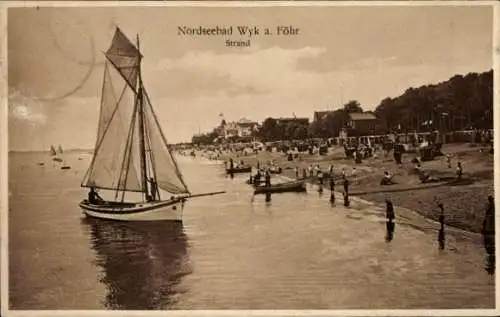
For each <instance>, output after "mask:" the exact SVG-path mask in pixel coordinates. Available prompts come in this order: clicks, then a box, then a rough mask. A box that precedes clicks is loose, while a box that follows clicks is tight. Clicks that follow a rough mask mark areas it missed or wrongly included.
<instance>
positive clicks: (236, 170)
mask: <svg viewBox="0 0 500 317" xmlns="http://www.w3.org/2000/svg"><path fill="white" fill-rule="evenodd" d="M251 171H252V167H251V166H248V167H233V168H232V169H231V168H227V169H226V173H228V174H231V173H233V174H237V173H250V172H251Z"/></svg>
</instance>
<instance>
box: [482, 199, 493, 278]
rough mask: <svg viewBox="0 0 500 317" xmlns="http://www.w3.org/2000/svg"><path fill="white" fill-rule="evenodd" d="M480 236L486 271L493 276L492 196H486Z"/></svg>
mask: <svg viewBox="0 0 500 317" xmlns="http://www.w3.org/2000/svg"><path fill="white" fill-rule="evenodd" d="M481 234H482V235H483V240H484V248H485V249H486V252H487V253H488V266H487V271H488V273H489V274H493V273H494V271H495V202H494V200H493V196H492V195H489V196H488V205H487V207H486V213H485V215H484V220H483V228H482V230H481Z"/></svg>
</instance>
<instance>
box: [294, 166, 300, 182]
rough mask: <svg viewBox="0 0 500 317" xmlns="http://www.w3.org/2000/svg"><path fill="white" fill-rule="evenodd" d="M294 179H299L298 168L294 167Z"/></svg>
mask: <svg viewBox="0 0 500 317" xmlns="http://www.w3.org/2000/svg"><path fill="white" fill-rule="evenodd" d="M295 178H296V179H299V168H298V167H297V166H295Z"/></svg>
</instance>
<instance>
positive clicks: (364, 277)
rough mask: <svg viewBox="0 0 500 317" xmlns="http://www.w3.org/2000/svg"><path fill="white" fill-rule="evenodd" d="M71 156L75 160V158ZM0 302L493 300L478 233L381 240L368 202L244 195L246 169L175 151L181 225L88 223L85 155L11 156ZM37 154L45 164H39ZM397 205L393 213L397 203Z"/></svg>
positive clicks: (279, 305)
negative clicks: (350, 204)
mask: <svg viewBox="0 0 500 317" xmlns="http://www.w3.org/2000/svg"><path fill="white" fill-rule="evenodd" d="M79 158H80V159H79ZM9 159H10V163H9V164H10V174H9V183H10V189H9V190H10V200H9V204H10V206H9V207H10V212H9V254H10V258H9V265H10V266H9V271H10V275H9V278H10V280H9V281H10V283H9V287H10V294H9V295H10V308H11V309H340V308H341V309H396V308H419V309H434V308H436V309H437V308H493V307H494V277H492V276H490V275H488V274H487V272H486V271H485V269H484V267H485V261H486V260H485V259H486V254H485V251H484V248H483V247H482V245H481V244H480V241H481V240H480V239H475V238H468V237H467V236H466V235H464V236H463V237H461V236H460V235H458V236H454V237H451V236H448V240H449V241H448V244H447V247H446V249H445V250H443V251H439V250H438V247H437V242H436V237H437V233H436V231H434V230H431V229H429V228H428V226H426V225H425V224H424V223H415V222H411V221H405V219H404V218H403V219H398V222H397V224H396V230H395V236H394V240H393V241H392V242H390V243H387V242H386V241H385V220H384V219H383V214H382V213H381V212H380V211H379V210H376V209H375V208H374V207H370V206H369V205H368V206H361V207H363V208H359V210H357V209H355V208H350V209H347V208H344V207H343V206H340V205H339V206H337V207H332V206H331V205H330V204H329V202H328V197H327V196H328V195H324V197H319V195H318V193H317V192H316V191H315V190H314V189H311V190H309V191H308V193H307V194H294V193H290V194H279V195H273V197H272V201H271V203H265V201H264V197H263V196H259V197H255V199H254V200H252V188H251V187H250V186H249V185H246V184H245V183H244V181H245V180H246V178H247V175H241V176H237V177H235V178H234V179H229V178H226V177H225V175H224V169H223V167H221V165H220V164H217V163H214V162H208V161H202V160H192V159H190V158H186V157H181V158H179V161H180V162H179V163H180V166H181V169H182V170H183V171H184V174H185V178H186V181H187V182H188V184H189V186H190V188H191V191H192V192H194V193H197V192H206V191H217V190H226V191H227V193H226V194H224V195H219V196H213V197H203V198H197V199H192V200H190V201H188V203H187V204H186V207H185V210H184V222H183V224H172V223H161V224H140V225H139V224H131V223H128V224H125V223H114V222H105V221H95V220H94V221H90V220H87V219H85V218H84V217H83V215H82V213H81V211H80V209H79V208H78V202H79V201H80V200H81V199H82V198H84V197H85V196H86V194H87V193H86V191H85V190H84V189H82V188H80V181H81V179H82V177H83V176H84V173H85V171H86V168H87V166H88V163H89V160H90V155H88V154H83V153H69V154H65V160H66V161H67V163H68V164H69V165H71V167H72V169H70V170H61V169H60V168H59V164H56V163H53V162H52V161H51V160H50V157H49V156H48V155H47V154H40V153H38V154H37V153H13V154H10V157H9ZM38 162H45V166H44V167H41V166H38V165H37V163H38ZM396 212H397V209H396Z"/></svg>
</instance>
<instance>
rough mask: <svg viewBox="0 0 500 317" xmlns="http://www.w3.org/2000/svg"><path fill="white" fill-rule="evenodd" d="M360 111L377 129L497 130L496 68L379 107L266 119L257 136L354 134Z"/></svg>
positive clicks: (200, 140)
mask: <svg viewBox="0 0 500 317" xmlns="http://www.w3.org/2000/svg"><path fill="white" fill-rule="evenodd" d="M354 112H360V113H372V114H374V115H375V116H376V118H377V122H376V125H375V128H374V130H373V131H371V133H373V134H386V133H389V132H398V133H405V132H407V133H409V132H414V131H415V132H426V131H432V130H436V129H437V130H441V131H444V132H447V131H458V130H465V129H491V128H493V70H489V71H487V72H483V73H468V74H467V75H465V76H463V75H455V76H453V77H451V78H450V79H449V80H447V81H444V82H441V83H438V84H432V85H424V86H420V87H417V88H414V87H411V88H408V89H407V90H406V91H405V92H404V93H403V94H401V95H400V96H398V97H394V98H391V97H387V98H384V99H383V100H382V101H381V102H380V104H379V105H378V106H377V107H376V108H375V110H374V111H364V110H363V108H362V106H361V104H360V103H359V102H358V101H356V100H351V101H349V102H347V103H346V104H344V105H343V106H342V107H341V108H340V109H337V110H335V111H331V112H328V113H327V114H326V116H325V117H324V118H322V119H321V120H317V121H313V122H311V123H310V124H308V125H305V124H303V123H301V122H300V121H298V120H297V121H293V120H291V121H288V122H287V123H286V124H283V123H282V122H280V120H277V119H274V118H266V119H265V120H264V121H263V123H262V125H261V127H260V129H259V130H258V131H255V132H254V133H253V137H255V138H256V139H259V140H261V141H278V140H302V139H307V138H327V137H337V136H338V135H339V133H340V131H341V130H342V129H347V132H348V134H349V135H351V134H352V132H355V131H349V128H348V127H347V122H348V119H349V114H350V113H354ZM217 135H218V134H217V129H214V130H213V131H211V132H210V133H205V134H201V135H197V136H193V138H192V142H193V143H197V144H211V143H212V142H213V140H214V139H216V138H217ZM235 140H237V138H235Z"/></svg>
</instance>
